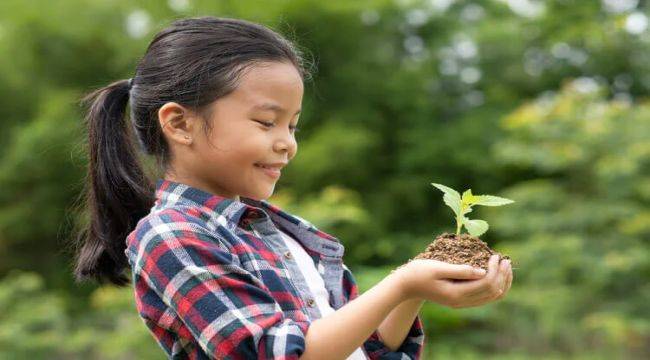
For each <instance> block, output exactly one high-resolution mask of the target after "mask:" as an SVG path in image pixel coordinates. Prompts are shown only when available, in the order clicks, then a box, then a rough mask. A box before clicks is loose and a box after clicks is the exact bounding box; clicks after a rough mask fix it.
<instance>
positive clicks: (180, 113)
mask: <svg viewBox="0 0 650 360" xmlns="http://www.w3.org/2000/svg"><path fill="white" fill-rule="evenodd" d="M158 122H159V124H160V128H161V129H162V132H163V134H164V136H165V137H166V138H167V140H168V141H170V142H176V143H178V144H183V145H190V144H191V143H192V141H193V138H194V134H195V132H196V130H197V128H198V127H197V126H198V125H199V124H198V123H197V119H196V117H195V116H194V115H193V112H192V111H189V109H187V108H186V107H184V106H182V105H180V104H178V103H175V102H168V103H165V105H163V106H161V107H160V109H158Z"/></svg>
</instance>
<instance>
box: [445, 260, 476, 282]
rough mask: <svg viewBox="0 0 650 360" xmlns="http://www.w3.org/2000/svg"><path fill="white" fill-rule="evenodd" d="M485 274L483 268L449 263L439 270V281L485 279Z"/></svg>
mask: <svg viewBox="0 0 650 360" xmlns="http://www.w3.org/2000/svg"><path fill="white" fill-rule="evenodd" d="M485 274H486V272H485V270H483V269H481V268H475V267H473V266H470V265H457V264H449V263H443V264H441V265H440V266H439V267H438V270H437V276H438V278H439V279H459V280H460V279H464V280H475V279H480V278H482V277H484V276H485Z"/></svg>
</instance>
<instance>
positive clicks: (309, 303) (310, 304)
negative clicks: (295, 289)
mask: <svg viewBox="0 0 650 360" xmlns="http://www.w3.org/2000/svg"><path fill="white" fill-rule="evenodd" d="M314 303H315V302H314V299H309V300H307V305H309V307H314Z"/></svg>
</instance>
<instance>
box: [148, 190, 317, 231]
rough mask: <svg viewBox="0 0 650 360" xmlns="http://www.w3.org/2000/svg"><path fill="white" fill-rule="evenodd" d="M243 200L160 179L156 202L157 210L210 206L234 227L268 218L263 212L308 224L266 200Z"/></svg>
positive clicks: (244, 198)
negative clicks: (179, 206)
mask: <svg viewBox="0 0 650 360" xmlns="http://www.w3.org/2000/svg"><path fill="white" fill-rule="evenodd" d="M239 199H240V200H239V201H238V200H234V199H231V198H227V197H224V196H221V195H216V194H212V193H209V192H207V191H204V190H201V189H198V188H195V187H192V186H190V185H187V184H183V183H179V182H175V181H171V180H167V179H158V180H157V181H156V202H155V205H154V206H155V207H157V208H168V207H171V206H174V205H185V206H188V205H189V206H200V207H207V208H209V209H210V210H212V211H214V212H216V213H218V214H219V215H221V216H223V217H225V218H226V219H228V220H229V221H230V222H232V223H233V224H238V225H241V224H245V223H246V222H248V221H251V220H254V219H257V218H261V217H264V216H266V214H264V213H262V212H260V211H259V209H263V210H266V211H273V212H275V213H278V214H280V215H282V216H284V217H285V218H291V219H293V220H294V222H296V221H302V222H304V221H303V220H301V219H298V218H296V217H294V216H293V215H291V214H289V213H287V212H285V211H283V210H281V209H280V208H279V207H277V206H275V205H273V204H271V203H269V202H268V201H266V200H254V199H251V198H247V197H243V196H240V197H239ZM309 225H311V224H309Z"/></svg>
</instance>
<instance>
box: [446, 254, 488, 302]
mask: <svg viewBox="0 0 650 360" xmlns="http://www.w3.org/2000/svg"><path fill="white" fill-rule="evenodd" d="M498 269H499V255H492V256H490V259H489V260H488V270H487V275H485V276H484V277H483V278H482V279H480V280H477V281H471V282H464V283H458V284H456V287H457V288H456V290H457V291H458V292H459V293H463V294H465V296H470V297H476V298H479V297H482V296H484V295H485V293H486V292H487V291H489V290H490V289H491V288H492V287H493V286H494V284H495V280H496V276H497V275H498ZM490 293H491V292H490Z"/></svg>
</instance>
